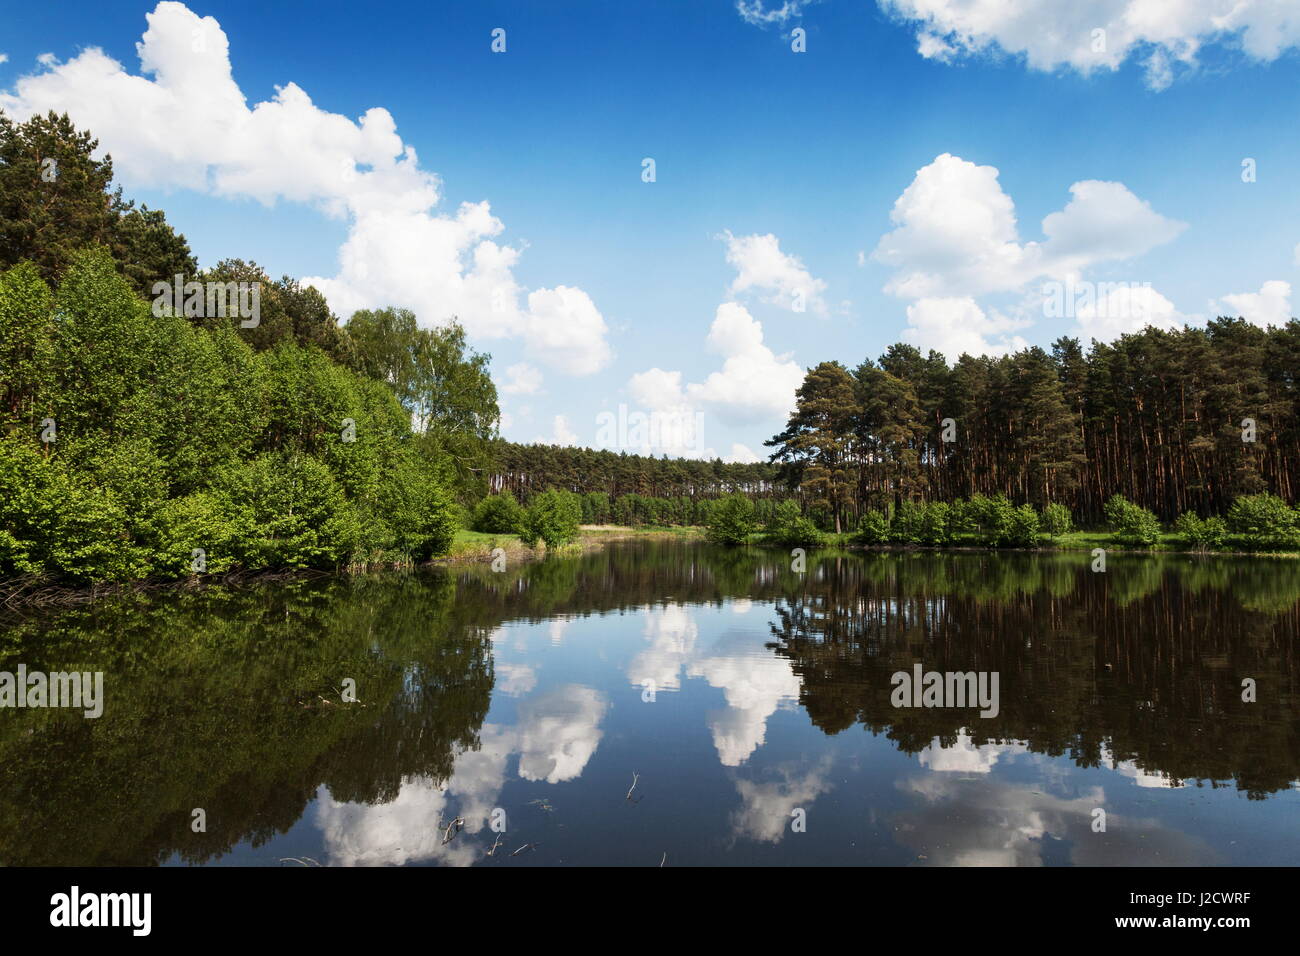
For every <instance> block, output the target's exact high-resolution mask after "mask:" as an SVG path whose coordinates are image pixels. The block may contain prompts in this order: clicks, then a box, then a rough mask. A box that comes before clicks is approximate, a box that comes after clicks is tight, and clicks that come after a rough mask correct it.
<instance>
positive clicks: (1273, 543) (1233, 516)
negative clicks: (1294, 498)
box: [1228, 494, 1300, 550]
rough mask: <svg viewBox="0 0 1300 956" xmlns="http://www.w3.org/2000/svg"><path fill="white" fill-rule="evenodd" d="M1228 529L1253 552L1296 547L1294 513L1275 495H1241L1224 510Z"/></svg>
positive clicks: (1298, 541) (1298, 536)
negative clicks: (1226, 510) (1226, 512)
mask: <svg viewBox="0 0 1300 956" xmlns="http://www.w3.org/2000/svg"><path fill="white" fill-rule="evenodd" d="M1228 529H1229V530H1230V531H1231V532H1232V533H1233V534H1238V535H1241V537H1242V538H1244V539H1245V542H1246V544H1247V546H1249V547H1251V548H1255V549H1261V550H1264V549H1269V548H1294V547H1296V546H1297V544H1300V530H1298V529H1297V522H1296V513H1295V512H1294V511H1292V510H1291V508H1290V507H1288V506H1287V503H1286V502H1285V501H1283V500H1282V499H1281V498H1279V497H1278V496H1277V495H1270V494H1261V495H1242V496H1241V497H1240V498H1238V499H1237V500H1236V501H1234V502H1233V503H1232V507H1231V508H1229V509H1228Z"/></svg>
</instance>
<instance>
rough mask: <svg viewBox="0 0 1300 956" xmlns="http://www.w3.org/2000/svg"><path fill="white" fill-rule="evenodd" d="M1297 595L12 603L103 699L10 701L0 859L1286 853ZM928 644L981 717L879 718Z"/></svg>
mask: <svg viewBox="0 0 1300 956" xmlns="http://www.w3.org/2000/svg"><path fill="white" fill-rule="evenodd" d="M1298 602H1300V564H1297V563H1296V562H1283V561H1276V562H1273V561H1265V560H1248V559H1227V558H1219V559H1205V560H1197V559H1191V558H1183V557H1179V558H1173V557H1170V558H1152V557H1138V556H1133V557H1124V556H1122V555H1114V554H1113V555H1111V557H1110V562H1109V567H1108V569H1107V571H1106V573H1104V574H1097V573H1093V572H1092V571H1091V570H1090V569H1089V559H1088V557H1087V556H1086V555H1044V556H1033V555H1025V554H1008V555H995V554H928V553H912V554H895V555H881V554H869V555H839V556H825V557H821V558H819V557H817V556H816V555H814V556H812V557H811V558H810V559H809V565H808V569H807V572H806V573H804V574H797V573H794V572H792V571H791V570H790V559H789V557H788V556H786V555H785V554H784V553H782V552H778V551H764V550H749V551H724V550H715V549H712V548H709V547H708V546H705V545H700V544H693V543H683V542H678V541H635V542H625V543H621V544H615V545H612V546H610V547H609V548H608V549H606V550H604V551H601V552H597V553H592V554H588V555H586V556H583V557H581V558H573V559H564V560H550V561H545V562H540V563H535V564H530V565H525V566H522V567H519V568H515V569H511V570H507V571H506V572H504V573H493V572H492V571H491V570H489V569H488V568H486V567H483V568H478V567H475V568H471V569H468V570H457V571H431V572H422V573H416V574H406V575H398V574H392V575H375V576H366V577H360V578H354V579H329V580H324V581H311V582H296V583H292V584H289V585H284V584H276V585H268V586H265V587H259V588H253V589H245V590H237V591H225V590H220V589H210V590H208V591H205V592H200V593H191V594H180V595H169V596H165V597H161V598H158V597H155V598H153V599H151V600H147V601H146V600H132V601H129V602H120V603H110V604H101V605H99V606H97V607H95V608H94V609H92V610H86V609H76V610H67V611H59V612H49V611H45V612H41V613H40V614H39V615H35V616H32V617H30V618H27V619H15V618H10V619H6V620H5V621H3V622H2V626H3V637H2V638H0V670H7V671H15V670H16V668H17V665H18V663H20V662H21V663H24V664H26V666H27V667H28V669H29V670H44V671H59V670H69V669H72V668H76V669H79V670H84V671H103V672H104V683H105V697H106V704H105V709H104V713H103V716H102V717H100V718H98V719H85V718H84V717H82V716H81V715H80V714H79V713H73V712H69V711H68V710H52V709H46V710H32V709H27V710H17V709H5V710H0V862H3V863H6V864H10V865H29V864H154V863H172V864H175V863H186V864H246V865H273V866H274V865H281V863H280V861H281V860H282V859H283V858H289V857H297V858H304V857H310V858H311V859H312V860H314V861H319V862H320V863H322V864H324V865H359V864H360V865H368V864H428V863H438V864H449V865H458V866H461V865H469V864H478V865H488V866H537V865H560V864H616V865H636V866H659V865H660V864H661V862H664V860H665V854H666V863H665V865H667V866H685V865H692V864H735V865H760V864H839V865H844V864H847V865H881V864H883V865H922V866H924V865H930V866H933V865H950V864H1019V865H1061V864H1065V865H1068V864H1085V865H1098V864H1100V865H1124V864H1198V865H1199V864H1267V865H1294V864H1296V863H1298V862H1300V789H1298V786H1297V781H1298V780H1300V605H1298ZM916 662H920V663H921V664H922V665H923V667H924V669H925V670H927V671H930V670H935V671H976V672H985V673H991V672H996V673H997V674H998V675H999V691H1000V700H999V712H998V714H997V716H996V717H990V718H985V717H981V716H979V714H978V712H977V711H976V710H974V709H970V708H963V709H954V708H896V707H894V706H893V705H892V704H891V691H892V690H893V688H892V685H891V675H892V674H893V673H894V672H896V671H907V672H909V673H910V672H911V671H912V668H913V664H914V663H916ZM1246 678H1250V679H1253V680H1254V682H1255V686H1256V694H1257V700H1256V702H1253V703H1248V702H1243V700H1242V681H1243V680H1244V679H1246ZM345 679H351V680H354V681H355V682H356V697H357V699H358V702H357V703H348V704H345V703H342V702H341V701H340V696H339V688H340V687H341V686H342V685H343V682H344V680H345ZM648 682H653V683H648ZM652 689H653V693H651V692H650V691H651V690H652ZM322 697H323V698H326V699H327V700H329V701H330V703H325V702H322V700H321V698H322ZM634 774H635V775H636V786H635V788H634V789H632V792H631V794H630V798H629V795H628V791H629V788H630V787H631V786H632V783H633V775H634ZM195 808H201V809H202V810H203V811H204V814H205V816H206V831H205V832H194V829H193V827H192V820H193V811H194V809H195ZM1098 809H1101V810H1104V811H1105V831H1104V832H1097V831H1096V830H1095V829H1094V827H1096V826H1097V825H1098V824H1097V823H1096V821H1097V820H1098V816H1097V815H1096V813H1095V811H1096V810H1098ZM496 810H500V811H503V812H504V820H505V826H506V833H505V835H504V836H503V837H502V839H501V841H500V842H501V848H500V849H498V850H497V851H496V853H495V854H494V855H492V856H487V855H486V853H487V850H488V849H489V848H490V847H492V845H493V843H494V842H495V841H496V838H497V834H496V833H495V832H494V831H493V830H492V828H491V826H490V825H489V821H490V818H491V815H492V814H493V812H494V811H496ZM457 815H459V816H461V817H462V818H463V819H464V820H465V824H464V828H463V829H462V830H461V831H460V832H459V833H457V834H455V835H454V836H453V838H452V839H451V840H450V842H448V843H445V844H444V842H443V838H444V831H443V829H442V828H445V827H446V825H447V823H448V821H450V820H452V819H453V818H454V817H456V816H457ZM498 816H500V814H498ZM525 844H536V846H535V847H534V848H532V849H529V850H526V851H524V852H522V853H520V854H518V855H512V854H513V852H514V851H515V850H516V849H518V848H519V847H521V846H524V845H525ZM287 865H297V864H287Z"/></svg>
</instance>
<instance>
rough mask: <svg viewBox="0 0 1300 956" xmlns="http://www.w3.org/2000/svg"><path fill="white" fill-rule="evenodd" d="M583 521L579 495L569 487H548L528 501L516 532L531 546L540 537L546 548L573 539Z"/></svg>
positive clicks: (550, 548) (549, 549) (556, 546)
mask: <svg viewBox="0 0 1300 956" xmlns="http://www.w3.org/2000/svg"><path fill="white" fill-rule="evenodd" d="M581 521H582V499H581V497H580V496H578V495H576V494H574V493H573V492H571V491H564V490H562V489H557V488H549V489H547V490H546V491H543V492H542V493H541V494H539V495H534V496H533V498H532V500H531V501H529V502H528V508H527V509H526V510H525V512H524V517H523V521H522V523H521V525H520V528H519V536H520V537H521V538H522V539H523V541H524V543H525V544H527V545H528V546H529V547H530V548H531V547H535V546H536V544H537V542H538V541H539V540H540V541H543V542H545V544H546V549H547V550H548V551H553V550H555V549H556V548H558V547H560V545H562V544H565V543H567V542H569V541H572V540H573V539H574V538H575V537H577V534H578V525H579V524H580V523H581Z"/></svg>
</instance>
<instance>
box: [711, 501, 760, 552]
mask: <svg viewBox="0 0 1300 956" xmlns="http://www.w3.org/2000/svg"><path fill="white" fill-rule="evenodd" d="M757 528H758V522H757V519H756V518H755V515H754V503H753V502H752V501H750V500H749V498H748V497H747V496H745V495H743V494H741V493H740V492H736V493H734V494H730V495H727V496H726V497H725V498H722V499H720V500H719V501H718V502H717V503H716V504H715V505H714V506H713V510H712V513H711V514H710V515H709V523H708V533H709V539H710V540H711V541H715V542H717V543H718V544H744V543H746V542H747V541H748V540H749V536H750V535H751V534H753V533H754V531H755V530H757Z"/></svg>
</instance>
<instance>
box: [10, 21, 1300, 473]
mask: <svg viewBox="0 0 1300 956" xmlns="http://www.w3.org/2000/svg"><path fill="white" fill-rule="evenodd" d="M6 6H8V7H10V8H11V9H8V10H6V11H4V15H3V17H0V22H4V23H5V24H6V27H5V28H4V30H3V32H2V33H0V54H3V55H4V56H5V58H6V59H5V61H4V62H2V63H0V107H3V108H4V109H6V110H8V111H10V112H12V113H16V114H19V115H21V114H23V113H25V112H31V111H32V110H36V109H41V110H44V109H47V108H51V107H53V108H58V109H66V110H67V111H69V112H70V113H72V115H73V118H74V119H75V120H77V121H78V123H79V125H82V126H85V127H88V128H90V129H91V130H92V131H94V132H95V133H96V134H97V135H99V136H100V138H101V142H102V144H103V145H104V146H105V147H106V148H107V149H108V150H109V151H110V152H112V153H113V155H114V158H115V161H116V162H117V166H118V173H119V180H120V181H121V182H123V184H124V185H125V186H126V190H127V192H128V194H129V195H132V196H134V197H137V198H140V199H143V200H144V201H146V202H148V203H149V204H150V205H157V206H161V207H162V208H163V209H165V210H166V211H167V213H168V217H169V219H171V220H172V221H173V222H174V223H175V224H176V225H177V226H178V228H180V229H181V230H182V231H183V232H184V233H185V235H186V236H187V238H188V239H189V241H190V243H191V245H192V247H193V248H194V250H195V252H196V254H197V255H198V256H199V259H200V262H201V263H202V264H205V265H207V264H212V263H214V262H215V261H217V260H218V259H220V258H223V257H227V256H237V257H241V258H245V259H255V260H256V261H258V262H259V263H261V264H262V265H263V266H265V267H266V268H267V269H268V271H270V272H271V273H272V274H273V275H279V274H281V273H288V274H291V275H295V276H299V277H316V278H318V279H320V280H321V281H320V283H319V284H320V286H321V288H322V290H323V291H325V292H326V294H327V296H328V297H329V298H330V301H331V304H332V305H334V306H335V309H336V311H338V312H339V313H340V314H341V315H343V316H344V317H346V316H347V315H348V314H350V312H351V309H352V308H355V307H358V306H365V305H381V304H398V305H406V306H409V307H411V308H413V309H415V310H416V311H417V313H418V314H419V315H420V317H421V319H422V321H425V322H428V323H435V322H440V321H444V320H445V319H446V318H447V315H448V314H450V312H452V311H454V312H456V313H457V314H458V315H459V316H460V317H461V319H462V321H464V322H465V324H466V326H467V328H468V329H469V331H470V334H471V339H472V341H473V342H474V344H475V345H476V346H477V347H478V348H480V349H482V350H484V351H488V352H490V353H491V354H492V356H493V371H494V377H495V378H496V379H497V381H498V384H499V385H500V386H502V388H503V394H502V407H503V411H504V412H505V416H506V417H505V422H504V424H503V433H504V434H505V435H506V437H508V438H512V439H515V440H520V441H532V440H538V439H540V440H548V441H549V440H557V439H558V440H565V441H576V442H577V443H580V444H587V445H592V444H598V443H600V444H606V445H612V446H613V447H625V448H627V449H628V450H650V451H653V452H664V451H667V452H669V453H683V454H718V455H721V456H723V457H729V458H732V457H734V458H740V459H744V458H747V457H749V456H750V455H753V454H758V455H762V454H764V449H763V448H762V442H763V440H764V439H765V438H767V437H770V436H771V435H772V434H773V433H774V432H775V431H776V430H778V429H779V427H780V426H781V425H782V423H783V420H784V414H785V411H786V410H787V409H788V407H789V404H790V401H791V398H792V394H793V388H794V386H795V385H797V383H798V380H799V378H800V377H801V375H802V370H803V369H804V368H806V367H808V366H811V365H814V364H816V363H817V362H820V361H823V360H826V359H839V360H840V361H842V362H844V363H846V364H848V365H850V366H852V365H856V364H857V363H858V362H860V361H861V360H862V359H864V358H867V357H876V356H878V355H879V354H880V352H881V351H882V350H883V349H884V348H885V347H886V346H887V345H888V344H890V343H892V342H895V341H899V340H906V341H912V342H914V343H915V344H917V345H918V346H920V347H922V348H923V349H926V348H938V349H940V350H941V351H944V352H946V353H948V354H949V355H950V357H951V358H956V355H957V354H958V353H959V352H960V351H962V350H968V351H982V350H987V351H989V352H992V353H995V354H996V353H997V352H999V351H1001V350H1005V349H1007V348H1014V347H1017V346H1019V345H1021V344H1023V343H1028V344H1041V345H1047V344H1049V343H1050V342H1051V341H1052V340H1053V339H1055V338H1056V337H1058V336H1059V335H1062V334H1081V335H1083V336H1084V337H1085V338H1087V337H1089V336H1090V335H1095V336H1097V337H1099V338H1110V337H1113V336H1114V335H1115V334H1118V333H1119V332H1121V331H1125V330H1127V329H1131V328H1136V327H1139V326H1141V325H1143V324H1145V323H1146V322H1148V321H1150V322H1152V323H1153V324H1158V325H1166V326H1171V327H1172V326H1175V325H1179V324H1182V323H1183V322H1191V323H1197V322H1201V321H1204V319H1205V317H1206V316H1210V315H1213V314H1216V313H1218V312H1233V313H1234V314H1244V315H1246V317H1247V318H1249V319H1251V320H1252V321H1256V322H1258V323H1260V324H1265V323H1267V322H1270V321H1273V322H1276V321H1282V320H1283V319H1284V318H1285V317H1286V316H1289V315H1290V313H1291V300H1290V296H1291V286H1292V284H1293V283H1294V282H1295V281H1297V276H1296V272H1297V270H1298V267H1297V251H1296V247H1297V244H1298V243H1300V226H1298V225H1296V220H1297V217H1296V215H1295V212H1296V210H1297V205H1298V204H1297V200H1298V199H1300V184H1298V183H1297V179H1296V176H1295V168H1296V167H1295V162H1294V156H1295V155H1296V152H1297V142H1296V140H1297V137H1298V135H1300V134H1298V133H1297V125H1296V123H1295V122H1294V117H1295V116H1296V113H1297V105H1298V104H1297V99H1298V98H1300V82H1297V81H1298V80H1300V76H1298V75H1297V74H1298V66H1300V61H1298V60H1297V55H1296V46H1297V45H1298V44H1300V9H1297V8H1300V4H1295V3H1289V4H1286V3H1281V2H1279V0H1256V2H1255V3H1253V4H1246V5H1245V7H1244V8H1243V7H1242V6H1241V5H1239V4H1233V3H1230V2H1227V0H1192V2H1190V3H1188V4H1184V5H1182V6H1180V7H1179V9H1178V10H1177V11H1170V10H1167V9H1166V8H1168V7H1170V6H1171V5H1168V4H1165V5H1163V6H1162V5H1154V6H1153V5H1151V4H1150V3H1144V2H1143V0H1099V2H1098V3H1096V4H1092V5H1080V4H1074V3H1067V2H1065V0H1060V2H1058V3H1052V2H1045V3H1042V4H1038V5H1036V7H1035V8H1034V9H1033V10H1032V11H1025V10H1024V5H1019V8H1020V9H1017V5H1011V4H1008V5H1006V8H1005V10H1001V12H998V7H997V5H993V7H994V13H993V14H992V15H987V14H986V15H983V16H982V17H981V18H978V19H976V18H975V14H974V13H972V11H973V10H975V9H976V6H975V5H972V4H971V3H969V2H968V0H947V2H936V3H933V4H931V5H929V6H928V7H925V8H924V9H926V10H929V11H930V13H929V15H928V18H927V17H926V16H923V15H922V14H921V13H918V4H917V3H916V2H915V0H880V2H875V0H822V2H816V3H801V2H798V0H782V2H775V0H766V2H765V3H764V2H759V3H757V4H755V3H753V2H751V0H745V2H743V3H741V4H738V3H737V2H736V0H695V2H684V0H683V2H666V0H665V2H626V3H619V4H609V3H607V2H605V3H580V2H572V3H570V2H565V3H554V4H537V3H532V2H480V3H474V4H462V3H442V2H435V3H427V2H426V3H409V4H408V3H389V4H371V5H361V6H358V5H356V4H343V3H330V2H317V3H310V4H308V3H301V4H299V3H285V4H276V5H274V7H273V8H270V9H268V8H267V5H265V4H254V3H242V2H210V3H197V2H195V3H191V4H190V5H188V6H182V5H180V4H174V3H171V4H169V3H162V4H157V9H155V5H154V4H153V3H151V2H142V3H132V2H122V3H114V4H108V5H106V4H102V3H81V2H68V3H59V4H54V5H47V6H44V7H42V6H37V5H17V4H10V3H6ZM106 7H107V9H105V8H106ZM1081 7H1084V8H1087V9H1085V10H1081V9H1080V8H1081ZM1135 10H1136V11H1138V12H1145V20H1142V22H1144V23H1145V24H1146V25H1145V26H1144V27H1143V28H1142V29H1137V28H1134V27H1132V26H1131V24H1132V23H1133V22H1135V20H1141V18H1135V16H1134V15H1133V14H1134V11H1135ZM1233 11H1235V12H1233ZM146 15H150V16H151V17H152V19H151V20H150V21H148V22H147V21H146ZM1225 16H1226V17H1228V19H1227V20H1224V19H1223V17H1225ZM200 18H211V19H210V20H208V19H200ZM1034 18H1039V19H1038V20H1037V21H1036V20H1035V19H1034ZM1216 18H1218V19H1216ZM498 27H499V28H502V29H504V30H505V31H506V50H505V52H504V53H493V52H492V50H491V48H490V46H491V42H492V38H491V31H492V30H493V29H495V28H498ZM1097 28H1101V29H1104V30H1105V31H1106V33H1105V35H1104V37H1105V41H1106V42H1105V45H1104V48H1103V49H1100V50H1099V49H1097V42H1096V37H1095V36H1094V35H1093V30H1094V29H1097ZM146 29H149V30H150V37H149V38H148V40H147V41H146V42H145V46H144V52H145V55H146V58H147V60H148V63H147V66H148V69H147V70H145V71H143V72H142V63H141V58H140V55H139V53H138V51H137V44H138V43H141V38H142V35H143V34H144V33H145V31H146ZM796 29H801V30H803V31H804V34H803V41H804V44H805V46H806V52H800V53H796V52H794V51H793V50H792V42H793V39H794V37H795V35H794V34H793V33H792V31H794V30H796ZM196 30H197V31H199V33H198V34H196V33H195V31H196ZM223 34H224V38H225V39H228V47H226V46H225V43H224V40H223V36H222V35H223ZM200 36H201V40H200V39H199V37H200ZM96 49H97V50H99V51H102V56H101V55H100V54H98V53H95V52H94V51H95V50H96ZM44 54H52V59H51V58H48V57H47V58H45V60H44V62H38V57H42V56H43V55H44ZM104 57H107V58H108V59H104ZM227 58H228V70H227ZM110 60H111V61H116V62H115V64H114V63H111V62H110ZM289 84H295V85H296V87H297V88H299V89H300V90H301V91H302V93H304V94H305V96H306V97H309V98H310V105H307V103H306V100H305V99H300V100H298V101H297V102H296V104H295V105H294V106H293V108H291V109H289V108H281V109H279V110H266V109H262V108H261V107H259V106H258V104H264V103H267V102H268V101H273V100H275V98H276V97H277V88H283V87H286V86H287V85H289ZM231 91H234V93H233V95H232V92H231ZM241 95H242V101H241V100H240V99H239V97H240V96H241ZM279 95H280V96H283V95H284V94H283V93H281V94H279ZM375 109H379V110H382V111H386V116H376V115H375V114H373V113H372V114H371V117H372V120H371V121H370V122H369V123H368V124H365V125H362V124H361V120H360V118H361V117H362V115H363V114H365V113H366V111H368V110H375ZM259 113H260V115H254V114H259ZM387 117H391V124H390V123H389V121H388V119H387ZM403 149H413V150H414V152H415V154H416V155H417V156H418V163H416V162H415V161H414V160H409V159H408V160H407V161H406V162H405V163H403V162H401V156H402V150H403ZM647 157H650V158H653V159H654V163H655V181H654V182H644V181H643V178H642V160H643V159H644V158H647ZM1247 158H1250V159H1253V160H1254V161H1255V177H1254V181H1253V182H1244V181H1243V167H1242V163H1243V160H1245V159H1247ZM354 161H355V165H353V163H354ZM340 163H342V164H343V166H346V167H347V170H348V173H347V175H346V176H344V175H343V173H342V170H341V168H340ZM993 170H996V174H994V172H993ZM1076 184H1083V185H1082V188H1079V189H1077V191H1076V192H1074V193H1072V191H1071V188H1072V187H1075V186H1076ZM1088 184H1092V185H1088ZM462 203H470V204H480V205H476V206H472V207H468V208H467V209H465V210H462V209H461V204H462ZM896 203H897V204H898V205H897V206H896ZM482 204H486V205H482ZM891 211H892V213H893V216H894V218H892V219H891ZM1052 214H1056V218H1055V219H1053V220H1051V222H1052V228H1051V230H1050V232H1049V233H1045V232H1044V224H1043V220H1044V217H1048V216H1049V215H1052ZM341 256H342V257H343V258H342V260H341V258H340V257H341ZM341 262H342V264H341ZM1102 282H1114V283H1124V284H1126V285H1127V284H1131V286H1132V287H1133V291H1132V292H1131V294H1128V295H1127V297H1126V296H1125V295H1121V296H1119V298H1115V297H1114V295H1111V296H1109V297H1108V296H1107V294H1106V293H1104V292H1103V291H1098V292H1097V294H1096V296H1095V297H1093V298H1092V299H1089V298H1087V296H1090V292H1089V291H1088V290H1090V289H1091V288H1092V286H1090V285H1089V284H1090V283H1093V284H1095V283H1102ZM1044 283H1056V284H1057V285H1056V286H1055V287H1056V288H1061V287H1065V288H1066V289H1068V290H1070V293H1069V294H1070V295H1074V294H1075V293H1076V292H1077V291H1078V290H1079V289H1085V299H1083V300H1078V302H1077V307H1076V308H1074V309H1073V310H1071V311H1070V312H1068V313H1067V314H1065V315H1061V314H1060V313H1059V312H1052V311H1051V310H1050V309H1047V308H1045V307H1044V304H1043V299H1044V295H1045V292H1044V290H1045V288H1046V287H1045V286H1044ZM1137 287H1141V290H1140V291H1139V290H1138V289H1137ZM800 306H802V310H800ZM620 404H623V405H624V406H625V407H626V415H631V416H635V415H636V414H637V413H644V414H647V415H649V414H650V413H655V414H656V415H658V416H660V419H659V420H660V421H663V422H678V421H681V422H685V421H689V422H692V423H698V433H695V432H692V431H690V429H689V428H687V429H686V433H685V437H683V432H682V431H681V430H680V429H674V428H673V427H672V425H669V426H668V427H667V428H666V429H665V431H664V432H663V433H661V434H659V435H657V436H656V434H655V433H654V432H653V431H651V432H649V433H647V432H640V433H637V432H635V430H634V433H633V434H631V435H629V434H625V433H619V432H617V431H616V430H615V431H611V430H610V429H609V428H608V425H607V419H601V418H600V417H599V416H600V414H601V412H602V411H615V410H617V409H618V407H619V405H620ZM633 420H635V419H633ZM602 429H603V430H602ZM647 434H649V435H650V438H649V439H648V440H647V437H646V436H647ZM665 435H671V436H672V437H671V438H666V437H664V436H665ZM647 441H648V442H649V444H647Z"/></svg>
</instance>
